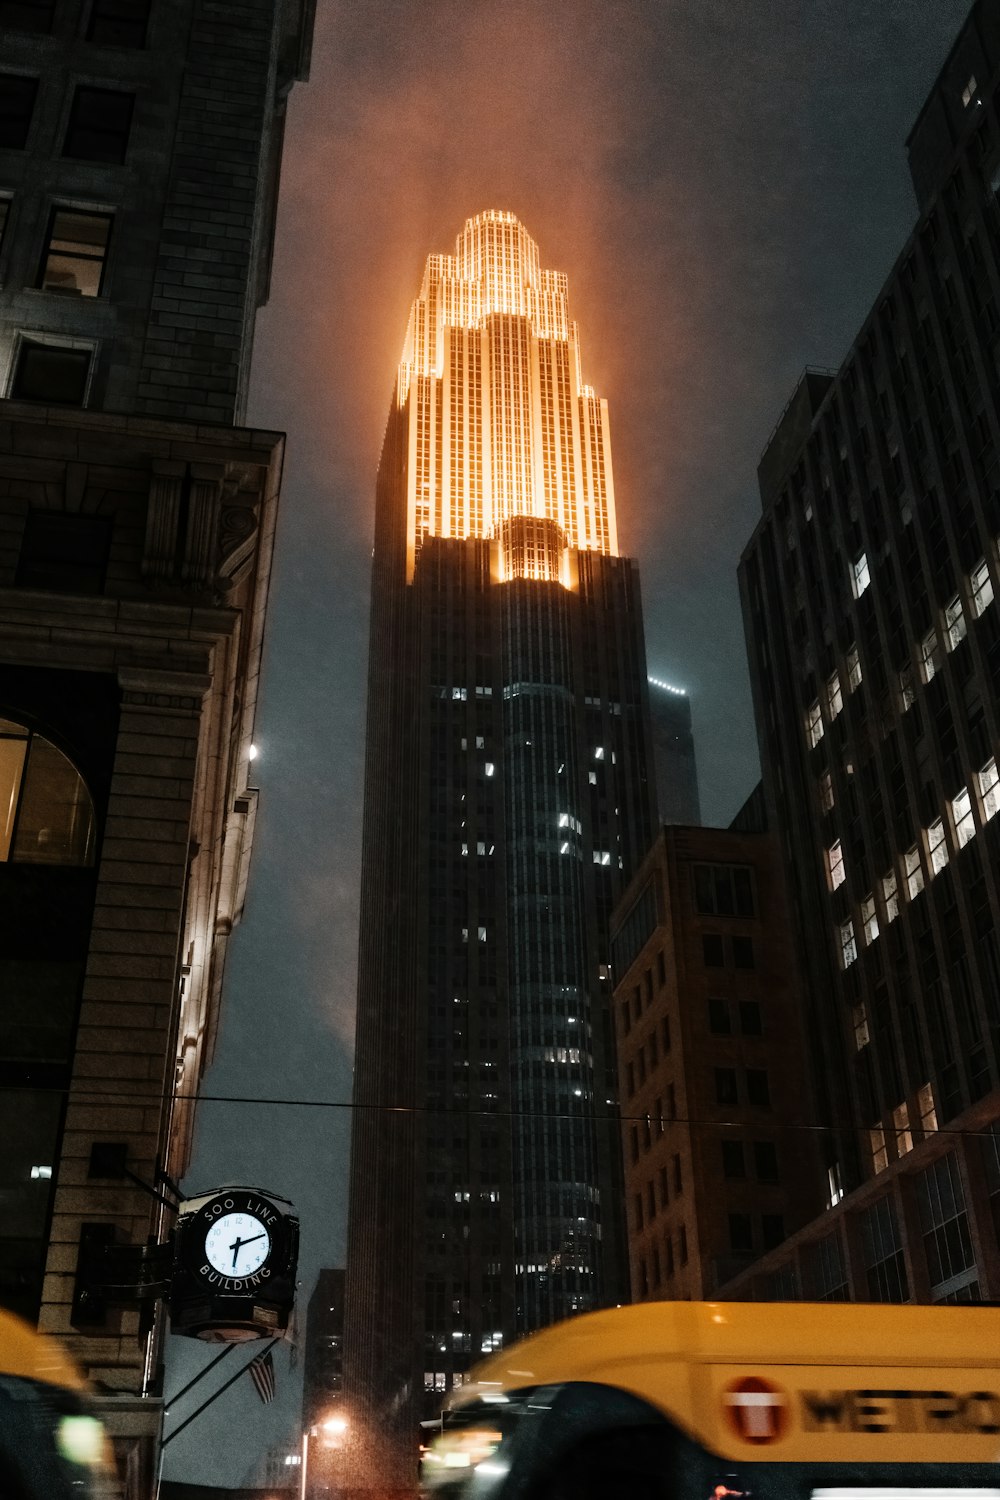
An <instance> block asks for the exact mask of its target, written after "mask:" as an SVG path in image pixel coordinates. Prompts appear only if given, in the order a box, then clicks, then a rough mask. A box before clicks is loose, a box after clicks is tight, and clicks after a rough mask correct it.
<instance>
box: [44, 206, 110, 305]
mask: <svg viewBox="0 0 1000 1500" xmlns="http://www.w3.org/2000/svg"><path fill="white" fill-rule="evenodd" d="M111 223H112V216H111V214H85V213H77V212H76V210H75V209H69V208H56V209H53V211H52V218H51V221H50V223H49V238H48V243H47V245H46V249H45V255H44V256H43V258H42V266H41V270H40V272H39V277H38V285H39V286H40V287H44V289H45V290H46V291H47V292H64V293H68V294H69V295H71V296H75V297H99V296H100V295H101V286H102V283H103V281H104V267H105V263H106V261H107V255H108V239H109V237H110V234H111Z"/></svg>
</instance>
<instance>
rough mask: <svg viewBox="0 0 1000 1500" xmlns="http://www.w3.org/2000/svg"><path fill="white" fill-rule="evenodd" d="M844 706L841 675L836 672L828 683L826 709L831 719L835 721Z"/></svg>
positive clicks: (829, 678)
mask: <svg viewBox="0 0 1000 1500" xmlns="http://www.w3.org/2000/svg"><path fill="white" fill-rule="evenodd" d="M843 706H844V695H843V693H842V692H841V690H840V674H839V672H834V673H833V674H832V675H831V676H830V677H828V678H827V681H826V708H827V712H828V713H829V715H830V718H831V719H835V718H836V717H837V715H838V714H839V713H840V710H841V709H842V708H843Z"/></svg>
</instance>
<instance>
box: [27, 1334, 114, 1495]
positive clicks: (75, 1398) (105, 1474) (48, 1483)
mask: <svg viewBox="0 0 1000 1500" xmlns="http://www.w3.org/2000/svg"><path fill="white" fill-rule="evenodd" d="M86 1392H87V1386H86V1382H85V1381H84V1379H83V1377H82V1375H81V1374H80V1372H79V1371H78V1370H77V1368H76V1366H75V1365H74V1364H73V1363H72V1361H71V1360H70V1359H69V1358H68V1357H67V1356H66V1354H64V1353H63V1350H62V1348H61V1347H60V1345H59V1344H58V1343H57V1342H56V1340H55V1339H51V1338H47V1337H46V1336H45V1335H44V1334H40V1333H36V1332H35V1330H34V1329H33V1328H31V1327H29V1326H28V1324H27V1323H22V1321H21V1320H20V1318H15V1317H14V1316H13V1315H12V1314H11V1313H7V1312H4V1311H3V1310H2V1309H0V1500H91V1497H97V1496H101V1495H106V1494H110V1493H111V1484H112V1471H111V1467H110V1463H109V1446H108V1441H107V1438H106V1437H105V1433H104V1428H103V1427H102V1425H101V1423H100V1422H99V1421H98V1420H97V1418H96V1417H94V1416H92V1415H91V1413H90V1412H89V1410H88V1407H87V1394H86Z"/></svg>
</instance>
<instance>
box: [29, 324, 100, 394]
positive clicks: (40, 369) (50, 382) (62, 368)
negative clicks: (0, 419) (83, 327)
mask: <svg viewBox="0 0 1000 1500" xmlns="http://www.w3.org/2000/svg"><path fill="white" fill-rule="evenodd" d="M93 353H94V351H93V349H70V348H68V347H67V346H66V345H65V344H40V343H37V342H36V341H35V340H34V339H22V340H21V343H20V346H19V349H18V356H17V368H16V370H15V371H14V382H13V385H12V386H11V391H10V394H11V398H12V400H14V401H49V402H52V403H54V404H58V405H61V406H82V405H83V398H84V396H85V395H86V391H87V375H88V373H89V371H90V361H91V359H92V358H93Z"/></svg>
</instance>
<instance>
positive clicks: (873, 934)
mask: <svg viewBox="0 0 1000 1500" xmlns="http://www.w3.org/2000/svg"><path fill="white" fill-rule="evenodd" d="M861 931H862V932H863V933H864V937H865V942H866V943H874V941H875V939H876V938H877V937H878V912H877V911H876V910H875V892H874V891H870V892H869V894H868V895H867V896H866V897H865V899H864V900H863V901H862V903H861Z"/></svg>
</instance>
